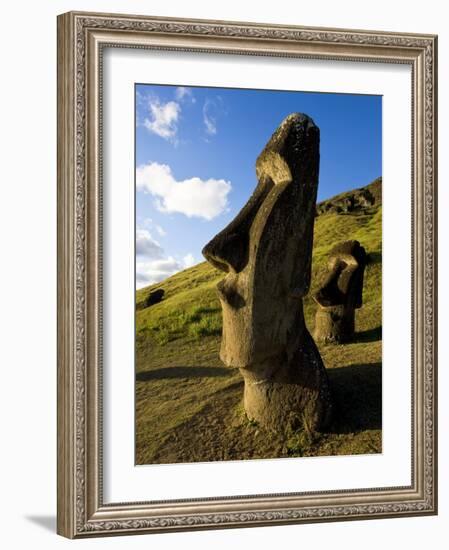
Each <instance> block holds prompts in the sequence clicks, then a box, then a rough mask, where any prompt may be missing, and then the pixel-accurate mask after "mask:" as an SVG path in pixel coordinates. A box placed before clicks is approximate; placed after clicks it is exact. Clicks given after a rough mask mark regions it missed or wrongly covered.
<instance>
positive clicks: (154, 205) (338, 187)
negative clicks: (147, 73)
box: [136, 84, 382, 288]
mask: <svg viewBox="0 0 449 550" xmlns="http://www.w3.org/2000/svg"><path fill="white" fill-rule="evenodd" d="M292 112H302V113H306V114H308V115H309V116H311V117H312V118H313V120H314V121H315V123H316V124H317V125H318V126H319V128H320V136H321V141H320V156H321V162H320V179H319V187H318V201H320V200H323V199H325V198H328V197H331V196H333V195H335V194H337V193H340V192H342V191H347V190H349V189H353V188H356V187H361V186H363V185H366V184H368V183H370V182H371V181H372V180H373V179H375V178H377V177H378V176H381V175H382V98H381V96H369V95H350V94H328V93H327V94H323V93H311V92H285V91H269V90H239V89H225V88H200V87H182V86H161V85H149V84H138V85H136V286H137V288H140V287H142V286H146V285H148V284H151V283H154V282H157V281H160V280H163V279H165V278H166V277H168V276H170V275H172V274H173V273H176V272H177V271H180V270H181V269H185V268H186V267H190V266H191V265H194V264H196V263H198V262H201V261H203V257H202V255H201V249H202V248H203V246H204V245H205V244H206V243H207V242H208V241H209V240H210V239H211V238H212V237H213V236H214V235H215V234H216V233H217V232H218V231H220V230H221V229H222V228H223V227H225V226H226V225H227V224H228V223H229V222H230V221H231V220H232V219H233V218H234V217H235V215H236V214H237V213H238V212H239V210H240V209H241V207H242V206H243V205H244V204H245V202H246V201H247V199H248V198H249V196H250V194H251V193H252V191H253V189H254V188H255V186H256V184H257V180H256V174H255V167H254V166H255V160H256V158H257V156H258V155H259V153H260V152H261V151H262V149H263V147H264V146H265V144H266V142H267V141H268V139H269V138H270V136H271V135H272V133H273V132H274V131H275V129H276V128H277V127H278V125H279V124H280V122H281V121H282V120H283V119H284V118H285V117H286V116H287V115H288V114H290V113H292Z"/></svg>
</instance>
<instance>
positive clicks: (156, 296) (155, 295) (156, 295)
mask: <svg viewBox="0 0 449 550" xmlns="http://www.w3.org/2000/svg"><path fill="white" fill-rule="evenodd" d="M164 294H165V291H164V290H163V289H162V288H158V289H157V290H153V291H152V292H150V293H149V294H148V296H147V297H146V298H145V302H144V307H150V306H153V305H154V304H158V303H159V302H161V301H162V299H163V297H164Z"/></svg>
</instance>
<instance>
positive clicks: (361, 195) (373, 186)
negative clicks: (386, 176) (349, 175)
mask: <svg viewBox="0 0 449 550" xmlns="http://www.w3.org/2000/svg"><path fill="white" fill-rule="evenodd" d="M381 204H382V178H377V179H376V180H374V181H373V182H372V183H370V184H369V185H367V186H365V187H361V188H360V189H354V190H353V191H348V192H346V193H341V194H340V195H337V196H335V197H333V198H332V199H329V200H325V201H323V202H320V203H319V204H317V207H316V214H317V216H320V215H321V214H329V213H333V214H349V213H363V212H364V211H367V210H372V209H375V208H378V207H379V206H380V205H381Z"/></svg>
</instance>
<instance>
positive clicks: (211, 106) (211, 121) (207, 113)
mask: <svg viewBox="0 0 449 550" xmlns="http://www.w3.org/2000/svg"><path fill="white" fill-rule="evenodd" d="M223 114H226V108H225V105H224V102H223V99H222V98H221V96H216V97H214V99H210V98H206V100H205V102H204V104H203V122H204V126H205V130H206V134H207V135H209V136H215V135H216V133H217V131H218V126H217V121H218V119H219V118H220V117H221V116H222V115H223Z"/></svg>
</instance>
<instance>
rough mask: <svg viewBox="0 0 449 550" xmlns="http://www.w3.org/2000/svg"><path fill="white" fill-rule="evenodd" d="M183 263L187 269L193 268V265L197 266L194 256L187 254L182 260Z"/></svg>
mask: <svg viewBox="0 0 449 550" xmlns="http://www.w3.org/2000/svg"><path fill="white" fill-rule="evenodd" d="M182 261H183V262H184V266H185V267H186V268H187V267H192V265H195V263H196V262H195V258H194V256H193V254H190V253H189V254H187V255H186V256H184V258H183V259H182Z"/></svg>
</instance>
